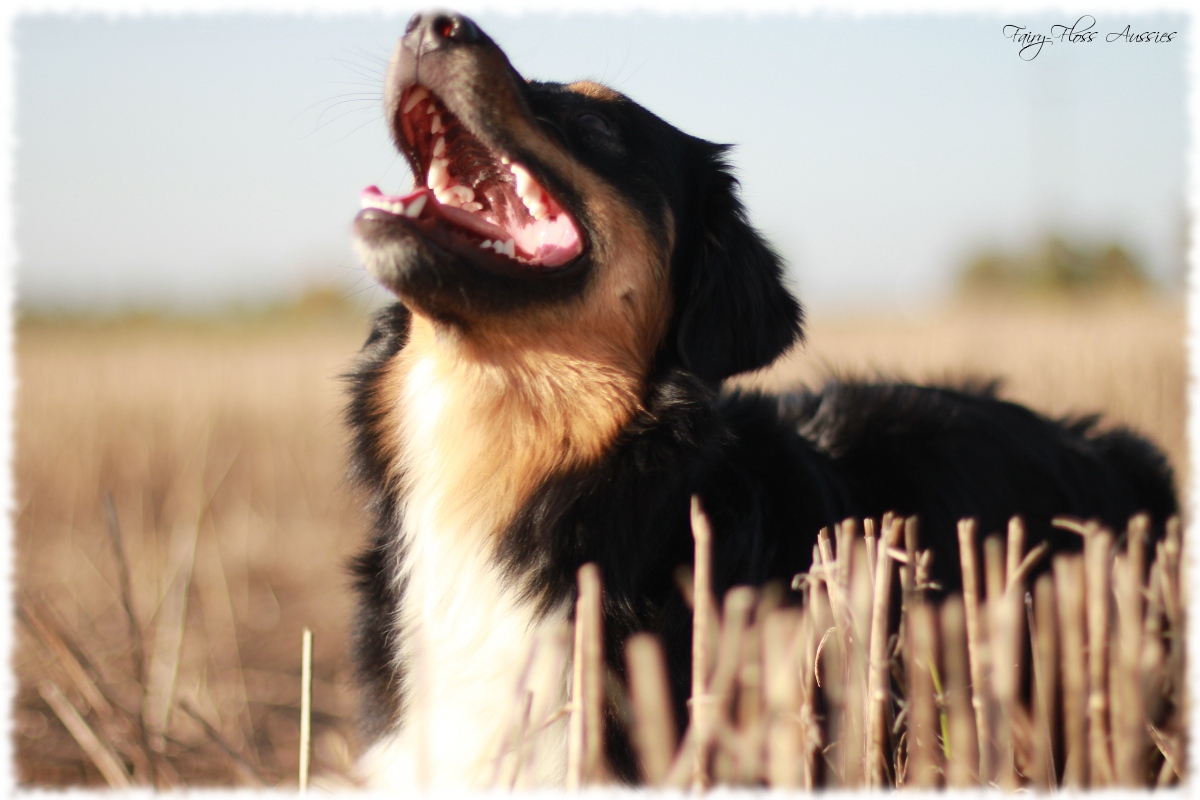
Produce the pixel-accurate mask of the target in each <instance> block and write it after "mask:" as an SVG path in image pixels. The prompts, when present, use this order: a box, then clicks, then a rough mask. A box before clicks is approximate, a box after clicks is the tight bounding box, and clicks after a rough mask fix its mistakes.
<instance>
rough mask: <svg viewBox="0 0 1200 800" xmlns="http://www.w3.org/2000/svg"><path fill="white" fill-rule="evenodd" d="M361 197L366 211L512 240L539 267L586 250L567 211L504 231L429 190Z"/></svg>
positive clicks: (369, 191)
mask: <svg viewBox="0 0 1200 800" xmlns="http://www.w3.org/2000/svg"><path fill="white" fill-rule="evenodd" d="M361 196H362V207H363V208H378V209H382V210H383V211H387V212H390V213H392V214H396V215H398V216H405V217H409V218H410V219H430V218H432V217H435V216H440V217H441V218H443V219H445V220H446V221H447V222H449V223H451V224H453V225H455V226H457V227H459V228H464V229H466V230H468V231H470V232H472V233H474V234H476V235H478V236H482V237H483V238H484V239H490V240H493V241H498V242H504V241H507V240H509V239H511V240H513V242H514V245H515V247H516V252H517V253H518V254H519V255H520V257H521V260H522V261H524V262H527V263H530V264H534V265H537V266H545V267H558V266H562V265H563V264H565V263H567V262H568V261H570V260H571V259H572V258H575V256H577V255H579V254H580V253H581V252H582V250H583V245H582V243H581V242H580V239H579V231H578V230H577V229H576V227H575V223H574V222H573V221H572V220H571V217H570V215H569V214H567V213H566V212H563V211H560V212H559V213H558V214H555V215H553V216H549V217H546V218H545V219H541V220H530V221H529V222H528V224H523V223H520V222H516V221H514V220H511V219H509V220H506V224H505V225H504V226H503V227H501V226H500V225H497V224H495V223H493V222H490V221H489V220H487V219H485V218H484V217H483V216H481V215H480V214H476V213H472V212H470V211H463V210H462V209H461V208H455V207H454V206H450V205H446V204H445V203H441V202H438V199H437V198H436V197H435V196H434V194H433V192H431V191H430V190H429V189H427V188H421V189H417V190H416V191H413V192H410V193H409V194H406V195H392V194H384V193H383V192H381V191H380V190H379V187H377V186H368V187H367V188H366V189H363V191H362V195H361Z"/></svg>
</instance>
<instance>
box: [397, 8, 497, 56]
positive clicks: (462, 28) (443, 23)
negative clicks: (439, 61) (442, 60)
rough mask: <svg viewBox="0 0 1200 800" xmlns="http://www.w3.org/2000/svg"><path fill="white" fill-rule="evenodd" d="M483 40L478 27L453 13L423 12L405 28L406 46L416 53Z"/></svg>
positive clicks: (415, 16) (466, 18)
mask: <svg viewBox="0 0 1200 800" xmlns="http://www.w3.org/2000/svg"><path fill="white" fill-rule="evenodd" d="M482 38H483V35H482V34H481V33H480V31H479V26H478V25H476V24H475V23H474V22H472V21H471V20H470V19H469V18H468V17H464V16H463V15H462V14H455V13H454V12H453V11H421V12H418V13H416V14H413V16H412V19H410V20H409V21H408V25H406V26H404V44H405V45H406V46H407V47H408V48H409V49H410V50H412V51H413V52H414V53H423V52H428V51H430V50H437V49H438V48H442V47H450V46H452V45H456V44H474V43H476V42H478V41H480V40H481V39H482Z"/></svg>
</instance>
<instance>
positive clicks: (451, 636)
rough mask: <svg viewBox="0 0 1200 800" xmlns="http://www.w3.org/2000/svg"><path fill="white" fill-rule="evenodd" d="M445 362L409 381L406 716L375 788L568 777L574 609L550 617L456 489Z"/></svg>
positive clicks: (370, 772)
mask: <svg viewBox="0 0 1200 800" xmlns="http://www.w3.org/2000/svg"><path fill="white" fill-rule="evenodd" d="M432 369H433V368H432V365H429V364H427V363H423V362H418V363H417V364H416V365H415V366H414V368H413V370H412V371H411V372H410V374H409V376H408V381H407V382H406V383H407V385H406V387H405V388H406V391H405V401H406V405H407V409H406V412H407V413H406V414H405V415H404V420H405V423H404V424H405V427H406V430H405V431H404V432H403V434H402V436H403V441H404V442H405V450H406V452H407V458H406V461H407V470H406V471H407V474H408V476H410V477H409V479H408V480H407V481H406V483H407V495H406V500H405V506H404V517H403V525H402V526H401V527H402V530H403V534H402V535H403V536H404V539H405V544H406V548H405V549H406V553H405V557H404V562H403V565H397V569H396V574H395V575H394V576H393V579H394V580H396V581H398V582H399V583H400V584H401V585H402V586H403V592H402V595H403V601H402V604H401V607H400V608H398V609H396V610H395V614H396V624H397V626H398V631H399V634H400V635H399V650H398V652H397V653H396V654H395V657H396V659H397V660H398V661H399V663H400V666H401V668H402V672H403V674H404V676H405V678H404V697H405V708H404V721H403V724H402V726H401V727H400V728H399V729H398V730H397V731H395V732H393V733H390V734H388V735H386V736H385V737H384V738H382V739H381V740H380V741H378V742H377V743H376V744H375V745H374V746H373V747H372V748H371V750H370V751H369V752H368V753H367V754H366V755H365V756H364V758H363V759H362V761H361V762H360V765H359V767H360V771H361V774H362V777H363V779H364V781H365V782H366V783H367V784H368V785H369V786H374V787H428V788H435V789H436V788H452V787H464V786H470V787H476V788H485V787H491V786H496V787H513V786H518V787H521V786H554V785H561V784H562V783H563V782H564V780H565V774H566V745H565V741H566V725H565V719H563V718H562V717H561V715H560V714H559V712H560V710H561V708H562V706H563V704H564V703H565V700H566V682H567V677H566V676H567V661H568V655H569V633H568V630H567V627H566V620H567V616H568V609H569V606H568V604H566V603H564V604H563V605H562V607H560V608H558V609H555V610H554V611H552V612H551V613H550V614H549V615H545V616H543V615H539V614H537V613H536V609H535V607H534V606H533V604H532V603H530V602H529V601H527V600H524V599H522V598H520V597H519V596H518V592H517V591H516V587H515V585H514V584H513V583H512V582H511V581H509V580H507V579H506V577H505V576H504V575H503V574H502V573H501V571H500V569H499V567H498V566H497V565H496V563H495V561H494V559H493V557H492V546H493V542H494V538H495V537H494V535H495V531H494V530H492V529H491V527H492V526H493V525H495V524H496V518H495V517H494V516H493V514H491V513H488V512H487V511H486V510H484V511H482V512H481V513H470V512H469V505H468V506H467V507H466V508H464V506H463V505H462V503H455V502H454V501H453V500H451V499H450V498H452V497H455V495H454V494H453V493H454V492H461V491H462V490H463V488H464V487H462V486H458V485H456V484H457V483H458V482H457V481H456V480H455V479H454V476H453V475H452V474H450V473H449V472H448V471H447V467H446V464H447V461H448V458H447V456H448V454H447V453H445V452H443V451H442V450H441V448H445V447H446V446H447V443H453V442H454V441H455V439H454V438H453V437H452V436H449V435H448V434H449V431H447V430H446V428H447V425H446V419H445V413H446V406H447V403H448V398H446V397H445V395H444V393H443V392H442V391H441V390H440V387H439V386H437V381H436V380H435V379H434V377H433V375H432ZM457 455H459V456H461V455H462V454H461V453H460V454H457ZM460 499H461V498H460ZM452 507H454V508H457V509H458V513H451V512H448V511H447V509H448V508H452ZM556 715H558V716H559V718H558V719H555V720H554V721H553V722H550V723H549V724H547V721H548V720H551V719H552V718H554V717H555V716H556Z"/></svg>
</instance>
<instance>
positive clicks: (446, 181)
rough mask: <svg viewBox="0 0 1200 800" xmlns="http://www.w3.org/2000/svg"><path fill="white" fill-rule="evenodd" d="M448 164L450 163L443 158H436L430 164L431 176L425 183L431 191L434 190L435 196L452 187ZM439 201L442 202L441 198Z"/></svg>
mask: <svg viewBox="0 0 1200 800" xmlns="http://www.w3.org/2000/svg"><path fill="white" fill-rule="evenodd" d="M448 164H449V162H448V161H446V160H445V159H443V158H435V159H434V160H433V161H431V162H429V175H428V176H427V177H426V179H425V182H426V183H427V184H428V185H429V188H430V189H433V192H434V194H437V193H438V192H440V191H441V190H443V189H445V188H446V187H447V186H449V185H450V173H449V172H447V171H446V167H447V165H448ZM438 199H439V200H440V199H441V198H438Z"/></svg>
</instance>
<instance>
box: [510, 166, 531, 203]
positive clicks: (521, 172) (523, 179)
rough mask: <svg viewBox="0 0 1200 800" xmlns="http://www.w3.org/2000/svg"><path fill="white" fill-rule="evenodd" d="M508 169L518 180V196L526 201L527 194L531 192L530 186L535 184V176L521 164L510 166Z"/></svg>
mask: <svg viewBox="0 0 1200 800" xmlns="http://www.w3.org/2000/svg"><path fill="white" fill-rule="evenodd" d="M508 168H509V170H510V171H511V172H512V174H513V177H514V178H515V179H516V182H517V194H518V195H519V196H520V197H521V199H522V200H524V199H525V195H526V193H528V191H529V185H530V184H531V183H533V176H532V175H530V174H529V172H528V170H526V169H525V168H524V167H522V166H521V165H520V164H509V166H508Z"/></svg>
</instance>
